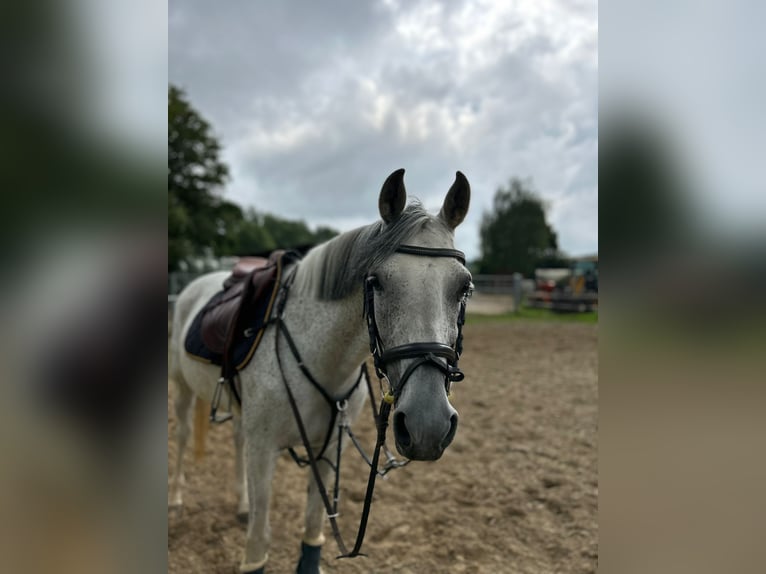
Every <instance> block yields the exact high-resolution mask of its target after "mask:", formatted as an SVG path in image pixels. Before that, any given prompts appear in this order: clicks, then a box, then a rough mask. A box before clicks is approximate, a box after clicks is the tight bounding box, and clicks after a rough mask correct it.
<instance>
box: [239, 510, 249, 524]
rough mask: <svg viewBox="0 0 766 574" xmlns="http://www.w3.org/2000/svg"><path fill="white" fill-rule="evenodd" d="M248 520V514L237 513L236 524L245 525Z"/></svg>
mask: <svg viewBox="0 0 766 574" xmlns="http://www.w3.org/2000/svg"><path fill="white" fill-rule="evenodd" d="M248 518H250V513H249V512H237V522H239V523H240V524H247V520H248Z"/></svg>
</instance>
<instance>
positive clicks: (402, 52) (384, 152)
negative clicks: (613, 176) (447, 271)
mask: <svg viewBox="0 0 766 574" xmlns="http://www.w3.org/2000/svg"><path fill="white" fill-rule="evenodd" d="M597 12H598V5H597V2H595V1H593V2H592V1H581V0H560V1H553V0H535V1H528V2H484V1H467V0H466V1H448V2H432V1H428V0H424V1H409V2H405V1H398V0H379V1H369V2H359V1H357V0H347V1H333V2H321V3H320V2H296V1H292V0H291V1H281V2H276V1H270V2H252V1H227V2H205V1H200V0H184V1H183V2H180V1H179V0H171V1H170V3H169V13H168V24H169V28H168V29H169V38H168V48H169V61H168V67H169V79H170V82H171V83H173V84H175V85H177V86H179V87H180V88H182V89H184V90H185V91H186V93H187V96H188V98H189V99H190V101H191V103H192V105H193V106H194V107H195V108H196V109H197V110H198V111H200V113H201V114H202V115H203V116H204V117H205V118H207V119H208V121H210V122H211V124H212V125H213V128H214V132H215V134H216V135H217V136H218V137H219V138H220V140H221V143H222V146H223V160H224V161H225V162H226V163H227V164H228V165H229V167H230V170H231V180H230V181H229V182H228V183H227V185H226V188H225V191H224V196H225V197H226V198H228V199H230V200H232V201H235V202H237V203H239V204H240V205H243V206H252V207H255V208H256V209H257V210H259V211H263V212H270V213H274V214H277V215H280V216H282V217H288V218H291V219H303V220H304V221H306V222H307V223H308V224H309V225H311V226H317V225H329V226H331V227H333V228H335V229H338V230H340V231H346V230H349V229H352V228H354V227H358V226H360V225H365V224H367V223H371V222H372V221H374V220H375V219H377V218H378V217H379V215H378V210H377V198H378V194H379V192H380V188H381V185H382V183H383V181H384V179H385V178H386V177H387V176H388V174H389V173H391V172H392V171H394V170H396V169H398V168H405V169H406V174H405V185H406V187H407V192H408V196H409V197H417V198H419V199H420V200H421V201H422V202H423V203H424V205H425V206H426V207H427V208H429V209H430V210H432V211H433V212H436V211H438V209H439V208H440V207H441V204H442V202H443V200H444V196H445V194H446V192H447V190H448V189H449V187H450V185H451V184H452V182H453V181H454V178H455V172H456V171H457V170H460V171H462V172H463V173H464V174H465V175H466V177H467V178H468V180H469V181H470V183H471V190H472V197H471V207H470V210H469V214H468V217H467V218H466V220H465V221H464V222H463V224H462V225H461V226H460V227H459V228H458V229H457V230H456V237H455V244H456V247H458V248H459V249H462V250H463V251H465V252H466V254H467V256H468V258H469V259H474V258H477V257H478V256H479V255H480V240H479V226H480V223H481V219H482V214H483V213H484V212H486V211H488V210H489V209H490V208H491V205H492V198H493V196H494V194H495V192H496V190H497V189H498V187H500V186H505V185H507V183H508V180H509V179H510V178H511V177H520V178H525V179H527V178H528V179H531V180H532V182H533V185H534V188H535V189H536V190H537V192H538V193H539V194H540V195H541V197H542V198H543V199H544V200H545V202H546V204H547V206H548V219H549V222H550V223H551V224H552V225H553V227H554V229H555V230H556V232H557V234H558V238H559V247H560V248H561V249H562V250H563V251H564V252H566V253H567V254H569V255H583V254H588V253H595V252H597V251H598V167H597V157H598V116H597V113H598V109H597V108H598V101H597V100H598V16H597Z"/></svg>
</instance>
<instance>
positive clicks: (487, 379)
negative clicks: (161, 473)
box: [168, 322, 598, 574]
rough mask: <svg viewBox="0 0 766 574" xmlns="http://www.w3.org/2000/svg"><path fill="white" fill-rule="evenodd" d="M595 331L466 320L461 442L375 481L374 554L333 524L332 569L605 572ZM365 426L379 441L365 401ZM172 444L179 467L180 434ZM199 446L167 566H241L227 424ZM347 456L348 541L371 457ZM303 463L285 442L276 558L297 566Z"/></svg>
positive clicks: (203, 569) (191, 573) (171, 524)
mask: <svg viewBox="0 0 766 574" xmlns="http://www.w3.org/2000/svg"><path fill="white" fill-rule="evenodd" d="M597 333H598V327H597V326H594V325H580V324H559V323H542V322H534V323H532V322H512V323H508V322H505V323H487V324H480V325H469V326H467V327H466V329H465V338H466V345H465V352H464V355H463V360H462V361H461V367H462V369H463V370H464V372H465V373H466V379H465V381H463V382H461V383H458V384H456V385H455V397H454V400H453V404H454V405H455V407H456V408H457V410H458V412H459V413H460V427H459V429H458V432H457V436H456V438H455V441H454V443H453V444H452V446H450V448H449V449H448V450H447V452H446V453H445V454H444V456H443V457H442V458H441V460H439V461H437V462H433V463H423V462H416V463H412V464H410V465H409V466H408V467H406V468H403V469H399V470H398V471H395V472H393V473H391V475H390V476H389V477H388V479H387V480H379V481H378V483H377V488H376V491H375V502H374V504H373V507H372V512H371V517H370V522H369V525H368V529H367V538H366V540H365V545H364V551H365V552H366V553H367V554H369V556H368V557H366V558H356V559H353V560H335V559H334V556H335V555H336V554H337V551H336V550H337V548H336V546H335V542H334V541H333V540H332V537H331V536H330V531H329V527H328V528H326V530H325V532H326V534H327V536H328V542H327V544H326V545H325V550H324V552H323V564H322V568H323V571H324V572H325V573H326V574H327V573H331V572H337V573H352V572H353V573H358V572H376V573H377V572H381V573H382V572H402V573H404V572H417V573H419V574H426V573H429V574H430V573H432V572H477V573H488V574H490V573H492V574H494V573H505V572H507V573H546V574H548V573H564V574H569V573H575V574H576V573H586V572H595V571H596V565H597V557H598V525H597V518H598V517H597V510H598V502H597V496H598V482H597V481H598V463H597V456H598V445H597V398H598V397H597V392H598V388H597V361H598V356H597ZM171 393H172V390H169V395H168V397H169V399H170V396H171ZM171 411H172V409H171V408H170V407H169V408H168V421H169V422H168V434H169V436H170V437H172V436H173V431H174V420H173V415H172V414H171ZM355 432H356V434H357V435H358V436H360V437H361V438H362V439H363V440H364V441H365V444H367V445H370V448H371V447H372V445H373V444H374V426H373V423H372V420H371V417H370V415H369V411H368V410H365V411H363V414H362V416H361V417H360V420H359V421H357V423H356V425H355ZM390 443H391V444H393V441H390ZM168 451H169V453H168V457H169V465H168V468H169V469H170V463H172V461H174V460H175V444H174V441H173V440H170V442H169V446H168ZM189 451H191V448H190V449H189ZM192 458H193V457H192V453H191V452H189V453H188V462H187V465H186V468H187V486H186V490H185V492H184V495H185V496H184V502H185V507H184V510H183V512H182V513H176V512H171V513H170V514H169V518H168V564H169V569H168V571H169V572H170V573H177V574H181V573H183V574H195V573H206V574H207V573H227V574H229V573H231V574H234V573H237V572H238V568H237V566H238V564H239V561H240V558H241V552H242V545H243V540H244V531H245V528H244V526H243V525H242V524H240V523H239V522H237V520H236V517H235V510H236V498H235V495H234V492H233V476H234V470H233V445H232V441H231V428H230V426H229V425H222V426H219V427H215V428H212V429H211V432H210V434H209V436H208V443H207V457H206V458H205V460H203V461H202V462H201V463H197V464H195V463H194V462H193V460H192ZM343 464H344V470H343V474H342V481H341V485H342V494H341V499H342V504H341V516H340V524H341V528H342V530H343V533H344V537H345V538H346V540H347V542H348V541H350V540H351V541H352V540H353V536H354V535H355V534H356V527H357V525H358V521H359V514H360V512H361V502H362V500H363V497H364V490H365V486H366V478H367V470H366V467H365V466H364V463H363V461H361V459H359V457H358V456H356V455H355V454H354V452H353V451H352V450H350V449H349V450H347V451H346V455H345V457H344V459H343ZM168 472H170V470H168ZM307 472H308V471H307V470H303V469H299V468H297V467H296V466H295V464H294V463H292V461H291V460H290V459H289V458H288V457H287V455H284V456H283V457H282V458H281V459H280V461H279V464H278V466H277V471H276V476H275V480H274V484H273V487H274V491H273V499H272V510H271V525H272V545H271V552H270V557H271V559H270V562H269V564H268V566H267V571H268V572H271V573H275V574H277V573H289V572H294V569H295V565H296V563H297V559H298V553H299V546H300V537H301V532H302V523H303V511H304V505H305V499H306V494H305V493H306V477H307V474H306V473H307Z"/></svg>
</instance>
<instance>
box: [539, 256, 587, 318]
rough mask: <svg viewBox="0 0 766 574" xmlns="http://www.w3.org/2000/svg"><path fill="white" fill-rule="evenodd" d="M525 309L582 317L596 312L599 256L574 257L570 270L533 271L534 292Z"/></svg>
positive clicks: (549, 269)
mask: <svg viewBox="0 0 766 574" xmlns="http://www.w3.org/2000/svg"><path fill="white" fill-rule="evenodd" d="M527 305H528V306H529V307H534V308H537V309H551V310H553V311H561V312H576V313H585V312H588V311H595V310H597V309H598V255H593V256H587V257H576V258H573V259H571V260H570V264H569V267H565V268H545V269H537V270H535V291H534V293H532V294H531V295H529V296H528V297H527Z"/></svg>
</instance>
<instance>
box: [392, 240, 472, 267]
mask: <svg viewBox="0 0 766 574" xmlns="http://www.w3.org/2000/svg"><path fill="white" fill-rule="evenodd" d="M396 252H397V253H406V254H407V255H423V256H425V257H453V258H455V259H457V260H458V261H460V263H462V264H463V265H465V253H463V252H462V251H458V250H457V249H445V248H442V247H420V246H419V245H400V246H399V247H397V248H396Z"/></svg>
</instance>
